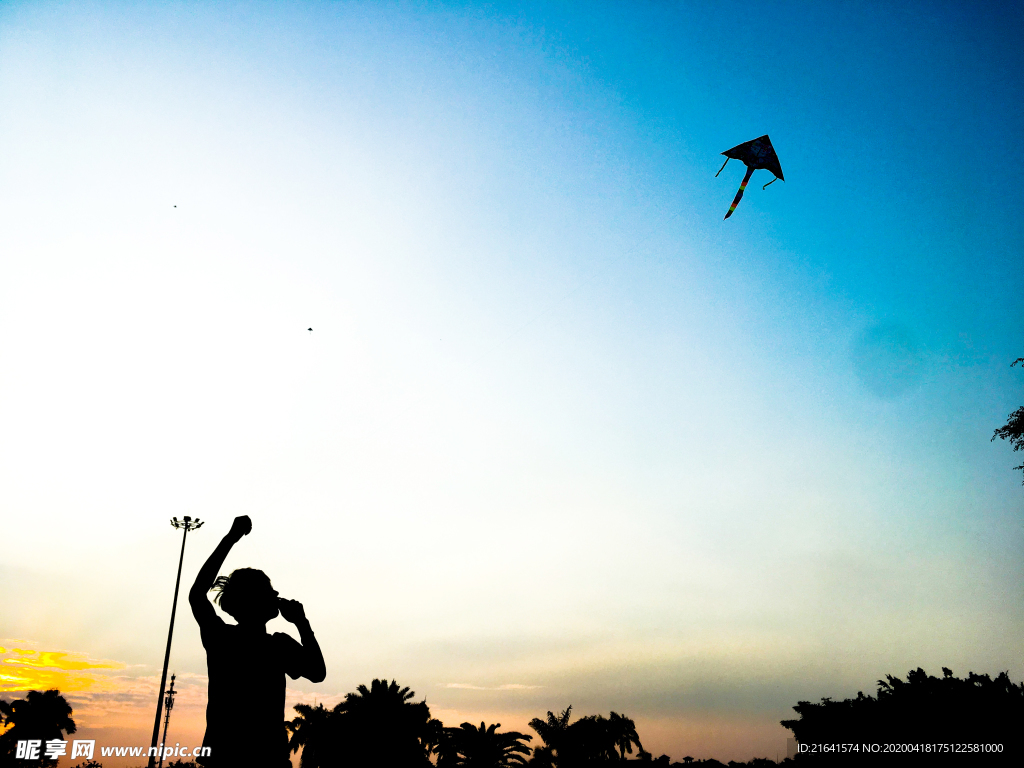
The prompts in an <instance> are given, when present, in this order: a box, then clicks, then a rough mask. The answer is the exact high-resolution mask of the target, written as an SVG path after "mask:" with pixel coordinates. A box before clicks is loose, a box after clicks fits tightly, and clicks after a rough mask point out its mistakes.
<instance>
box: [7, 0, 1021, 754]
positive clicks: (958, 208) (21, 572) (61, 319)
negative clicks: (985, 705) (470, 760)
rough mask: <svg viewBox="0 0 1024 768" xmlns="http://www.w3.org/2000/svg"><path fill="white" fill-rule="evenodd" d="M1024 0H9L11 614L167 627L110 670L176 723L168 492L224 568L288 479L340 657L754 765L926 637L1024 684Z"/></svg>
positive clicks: (86, 641)
mask: <svg viewBox="0 0 1024 768" xmlns="http://www.w3.org/2000/svg"><path fill="white" fill-rule="evenodd" d="M1022 22H1024V19H1022V11H1021V9H1020V8H1019V7H1014V6H1010V5H1007V6H1005V7H1000V6H997V5H995V4H985V5H984V7H973V6H968V5H941V4H928V5H914V6H910V5H904V6H902V7H900V8H892V7H890V6H889V5H888V4H878V5H868V4H859V3H843V4H830V5H827V6H824V5H823V6H821V7H819V6H810V5H807V4H763V3H758V4H735V3H732V4H710V3H708V4H693V5H688V4H669V3H658V4H641V3H621V4H616V3H613V4H587V6H586V9H585V10H581V7H580V6H579V5H575V4H501V3H497V4H487V5H483V4H473V3H467V4H413V3H395V4H381V3H372V4H371V3H295V4H286V3H276V4H258V3H257V4H251V3H245V4H229V3H197V4H193V3H168V4H137V5H134V4H118V3H110V4H89V3H61V4H56V3H43V2H39V3H5V4H3V5H2V6H0V103H2V104H3V105H4V107H3V109H2V110H0V146H3V148H4V151H3V153H2V155H0V198H2V199H0V230H2V232H3V233H4V234H3V236H2V237H3V241H2V242H3V258H2V259H0V457H2V458H0V510H3V513H4V519H5V520H6V521H8V522H6V523H5V529H6V531H7V532H8V533H9V535H5V546H4V548H3V555H2V560H0V568H2V569H3V573H4V577H5V581H7V583H9V584H12V585H15V587H14V588H12V589H5V590H4V594H3V595H2V596H0V600H2V601H3V603H2V606H3V614H4V615H5V616H7V617H13V618H12V619H9V621H10V624H9V626H8V628H6V630H5V632H4V633H0V634H4V635H5V636H7V637H9V638H14V639H17V640H19V641H20V642H22V645H26V646H27V645H29V644H34V645H32V647H34V648H38V649H39V650H42V651H69V652H73V653H78V654H85V655H86V656H88V657H89V658H92V659H100V660H103V659H108V660H115V661H117V662H119V663H122V664H124V665H127V666H126V669H128V670H129V672H130V674H128V673H126V674H128V678H127V679H129V683H125V685H129V687H131V686H134V687H131V690H132V691H135V692H136V693H133V694H132V696H135V695H137V696H138V700H137V701H136V700H135V699H132V698H131V697H130V696H128V694H127V693H124V692H122V694H123V695H122V698H121V699H119V700H120V701H128V702H129V703H130V706H128V708H127V709H124V710H123V711H120V710H118V711H117V712H115V711H114V709H111V708H110V707H111V706H112V705H110V704H109V701H108V699H104V698H103V697H105V696H106V697H108V698H109V697H110V696H111V695H113V694H111V693H110V690H111V685H113V684H112V683H109V681H108V682H107V683H104V684H103V685H100V684H98V683H97V684H96V686H97V687H96V688H95V690H91V691H90V690H89V689H88V687H87V686H86V687H84V688H82V690H81V691H80V692H79V694H78V695H80V696H82V697H85V698H82V699H81V703H80V709H81V711H82V712H86V713H91V714H87V715H83V716H85V717H86V719H87V722H86V727H87V728H91V729H94V731H95V732H96V733H104V731H103V729H104V728H106V729H112V728H113V729H116V728H122V729H127V730H125V731H124V733H125V734H129V735H128V736H123V737H124V738H129V736H130V734H131V733H134V731H132V729H133V728H135V729H137V730H139V729H141V730H139V732H140V733H142V734H143V736H142V737H141V740H142V741H145V737H144V734H145V721H146V720H147V718H151V715H149V714H148V712H149V707H150V703H149V698H152V697H151V696H149V694H148V693H147V691H148V689H147V688H145V686H146V685H148V684H150V683H151V681H152V676H153V674H155V672H154V670H156V672H158V669H156V665H157V664H158V663H159V660H160V658H161V654H162V643H163V632H164V622H165V621H166V613H167V607H168V606H167V603H169V602H170V584H169V581H170V579H171V576H172V575H173V567H174V561H175V558H176V548H177V541H176V540H175V537H174V536H173V534H172V532H171V530H170V528H169V527H168V526H167V523H166V519H167V518H169V517H170V516H172V515H178V516H180V515H182V514H192V515H198V516H199V517H202V518H204V519H206V520H208V521H209V522H208V526H207V527H205V528H203V529H202V530H201V531H199V532H198V533H197V534H196V536H195V538H194V539H193V540H192V543H191V544H190V549H189V551H188V553H187V554H186V575H185V578H186V579H190V578H192V576H193V575H194V573H195V572H196V570H197V569H198V567H199V564H200V563H201V561H202V559H203V558H204V557H205V556H206V554H207V553H208V552H209V551H210V549H212V547H213V545H214V543H215V542H216V540H217V538H218V537H219V536H220V535H221V534H222V532H223V531H226V530H227V527H228V526H229V524H230V520H231V518H232V517H233V516H234V515H236V514H242V513H246V514H250V515H251V516H252V517H253V520H254V531H253V534H252V536H250V537H249V538H247V539H246V540H245V541H244V542H243V543H242V544H240V545H239V551H237V552H236V553H234V554H233V555H232V560H231V561H230V562H229V566H231V567H237V566H241V565H255V566H257V567H263V568H264V569H265V570H266V571H267V572H268V573H269V574H270V575H271V577H272V578H273V579H274V583H275V586H277V588H278V589H279V590H281V592H282V593H283V594H286V595H290V596H295V597H297V598H299V599H301V600H303V601H304V602H305V603H306V605H307V611H308V613H309V615H310V617H311V620H312V621H313V625H314V627H315V628H316V629H317V631H318V636H319V637H320V639H321V643H322V645H323V646H324V648H325V654H326V656H327V662H328V671H329V676H328V678H327V680H326V681H325V682H324V683H323V684H321V685H319V686H310V685H306V686H305V687H303V686H302V685H300V684H296V687H295V690H294V691H293V694H292V695H293V697H302V696H319V697H320V698H321V699H330V698H331V697H334V696H338V695H340V694H343V693H344V692H345V691H349V690H353V689H354V687H355V685H357V684H359V683H361V682H362V683H365V682H368V681H369V679H370V678H372V677H374V676H384V675H387V676H389V677H396V678H398V679H399V681H400V682H401V683H402V684H403V685H410V686H412V687H413V688H414V689H415V690H416V691H417V693H418V694H420V695H425V696H427V698H428V701H429V702H430V703H431V707H432V711H434V712H435V714H440V716H441V717H442V719H444V720H445V721H446V722H449V721H450V723H449V724H457V723H458V722H461V721H462V720H465V719H469V720H478V719H484V718H486V719H488V720H489V721H490V722H494V721H500V722H502V723H503V724H504V726H505V727H515V728H519V729H520V730H522V729H525V727H526V726H525V724H526V722H527V721H528V720H529V718H530V717H533V716H536V715H538V714H543V712H544V711H546V710H547V709H562V708H564V707H565V706H567V705H568V704H574V705H575V706H576V708H577V710H578V711H579V712H580V713H581V714H585V713H588V712H597V711H602V712H606V711H607V710H610V709H615V710H616V711H620V712H621V711H625V712H626V713H627V714H630V715H631V716H633V717H635V718H636V719H637V721H638V723H639V724H640V725H641V728H640V735H641V737H642V738H645V745H648V747H649V748H652V749H655V750H656V751H658V752H667V753H669V754H670V755H672V756H673V758H675V759H679V758H681V757H682V756H683V755H684V754H692V755H695V756H715V757H718V758H719V759H723V760H725V759H749V758H750V757H751V756H754V755H755V754H756V755H768V756H771V755H772V754H774V752H775V751H776V750H779V749H784V739H785V737H786V735H787V733H788V732H786V731H784V730H783V729H781V727H779V726H778V724H777V723H778V720H779V719H781V718H783V717H788V716H789V715H790V712H791V710H790V709H789V708H790V707H791V706H792V705H793V704H795V703H796V701H797V699H798V697H799V698H811V699H816V698H818V697H820V696H833V697H840V696H845V695H853V694H855V693H856V691H857V690H866V691H870V690H872V688H873V685H874V681H875V680H876V679H878V677H880V676H881V675H883V674H885V673H890V672H891V673H904V672H905V671H906V670H907V669H910V668H911V667H916V666H918V665H922V666H925V668H926V669H928V670H929V671H932V672H935V671H937V670H938V667H939V666H940V665H943V664H944V665H946V666H950V667H952V668H953V669H954V670H955V671H956V672H958V673H965V672H966V671H967V670H968V669H973V670H975V671H979V672H990V673H996V672H998V671H1001V670H1003V669H1009V670H1010V672H1011V676H1012V677H1013V678H1014V679H1020V678H1021V677H1022V675H1024V671H1022V670H1021V668H1020V660H1019V654H1018V653H1017V651H1016V649H1019V647H1020V642H1021V639H1022V634H1024V632H1022V616H1021V612H1020V608H1019V606H1020V604H1021V600H1020V597H1021V583H1022V582H1021V576H1022V573H1021V566H1020V562H1019V561H1020V558H1019V552H1020V551H1021V544H1022V541H1021V538H1022V536H1021V533H1022V532H1021V511H1022V508H1021V505H1022V499H1024V495H1022V491H1021V487H1020V479H1021V478H1020V475H1019V473H1014V472H1013V471H1012V470H1011V467H1012V466H1014V465H1015V464H1017V463H1019V460H1017V461H1015V457H1014V456H1013V454H1012V453H1011V452H1010V450H1009V448H1008V447H1007V446H1006V445H1005V444H1002V443H999V444H991V443H990V442H989V438H990V437H991V434H992V430H993V429H994V428H995V427H997V426H999V425H1001V424H1002V423H1004V421H1005V418H1006V415H1007V414H1008V413H1009V412H1010V411H1011V410H1013V409H1015V408H1016V407H1018V406H1019V405H1021V404H1022V403H1024V399H1022V398H1024V374H1022V373H1021V372H1020V370H1019V369H1011V368H1010V367H1009V363H1010V362H1011V361H1012V360H1013V359H1014V358H1016V357H1019V356H1021V355H1024V338H1022V336H1024V334H1022V330H1024V328H1022V321H1021V318H1022V317H1024V311H1022V310H1024V307H1022V299H1021V297H1022V295H1024V291H1022V288H1024V270H1022V269H1021V263H1022V259H1021V243H1022V232H1021V224H1020V216H1019V211H1020V210H1021V203H1022V199H1021V197H1022V193H1021V191H1020V190H1021V183H1020V180H1019V179H1018V178H1017V176H1016V175H1015V173H1014V157H1015V150H1016V148H1017V144H1018V142H1019V137H1020V136H1021V135H1022V129H1024V124H1022V123H1024V116H1022V107H1021V104H1022V103H1024V99H1022V95H1024V94H1022V92H1021V91H1022V83H1021V76H1020V72H1021V64H1022V62H1021V58H1022V55H1021V53H1020V46H1019V40H1020V33H1021V31H1022V26H1024V23H1022ZM764 133H768V134H770V135H771V137H772V141H773V143H774V145H775V148H776V150H777V151H778V154H779V157H780V160H781V162H782V167H783V169H784V171H785V174H786V182H785V183H782V182H779V183H777V184H775V185H773V186H771V187H769V188H768V189H767V190H764V191H762V190H761V188H760V187H761V185H762V184H764V183H765V182H766V181H767V180H768V178H767V177H768V173H767V172H764V171H761V172H758V173H755V175H754V177H753V179H752V181H751V184H750V186H749V187H748V189H747V193H746V195H745V197H744V199H743V201H742V203H741V204H740V206H739V208H738V210H737V212H736V214H735V215H734V216H733V217H732V218H730V219H729V220H728V221H723V220H722V216H723V215H724V214H725V211H726V210H727V209H728V206H729V203H730V201H731V200H732V197H733V195H734V193H735V191H736V188H737V186H738V185H739V182H740V179H741V178H742V167H741V165H740V164H739V163H736V162H733V163H730V164H729V165H728V166H727V167H726V168H725V170H724V171H723V172H722V173H721V175H719V176H718V177H717V178H715V173H716V172H717V171H718V168H719V166H720V165H721V160H722V159H723V158H721V156H720V153H721V152H722V151H723V150H725V149H727V148H729V147H731V146H733V145H735V144H739V143H740V142H743V141H746V140H748V139H752V138H755V137H757V136H760V135H762V134H764ZM762 175H763V176H765V177H766V178H762ZM308 327H313V328H314V330H313V332H312V333H310V332H308V331H307V330H306V328H308ZM40 520H46V521H47V525H46V529H45V550H41V549H40V547H42V546H43V544H41V543H33V544H31V545H30V544H27V543H25V542H39V541H40V527H39V521H40ZM11 542H22V543H11ZM41 551H45V552H47V553H48V557H47V558H46V559H45V564H43V562H44V561H43V560H41V559H40V552H41ZM154 564H155V565H156V566H157V567H154ZM126 574H130V578H126ZM5 621H6V620H5ZM282 628H283V627H282ZM176 636H177V640H176V645H175V650H174V661H173V665H176V669H177V670H178V671H179V672H181V673H182V674H183V675H184V676H185V677H184V679H185V681H186V683H187V684H188V685H191V686H193V687H194V688H195V691H194V694H195V699H194V702H193V706H192V709H189V707H188V706H183V708H182V710H181V714H180V717H181V718H182V719H181V721H180V722H181V723H182V726H181V727H182V728H186V726H187V728H191V729H192V731H183V732H189V733H192V732H194V731H195V729H196V728H199V730H200V731H201V706H202V702H201V693H202V678H201V675H202V674H203V673H204V671H205V669H204V657H203V650H202V647H201V644H200V642H199V638H198V633H197V632H196V631H195V628H194V626H193V625H192V622H191V619H190V618H189V617H188V616H187V615H185V616H183V617H182V618H181V619H180V622H179V629H178V633H177V635H176ZM5 642H6V641H5ZM0 644H2V643H0ZM12 645H13V643H11V642H6V646H5V647H9V646H12ZM97 674H99V673H97ZM188 675H193V676H194V677H192V678H189V677H188ZM188 680H192V681H193V682H191V683H188ZM147 681H148V682H147ZM140 686H141V687H140ZM126 690H127V689H126ZM125 697H128V698H125ZM293 700H294V699H293ZM104 701H106V702H107V704H103V702H104ZM126 706H127V705H126ZM88 707H92V709H88ZM104 707H107V708H106V709H104ZM131 707H135V710H133V709H132V708H131ZM136 710H137V712H136ZM193 710H194V711H193ZM178 711H179V710H175V712H176V713H178ZM189 712H192V714H191V715H189V714H188V713H189ZM104 713H105V714H104ZM190 717H191V719H189V718H190ZM104 718H106V719H104ZM136 721H137V723H138V724H141V725H138V724H134V723H136ZM197 723H200V724H199V725H197ZM645 728H646V729H647V733H649V734H651V735H650V736H649V737H645V736H644V734H645V731H644V729H645ZM107 733H108V734H109V733H113V731H110V730H108V731H107ZM119 733H120V732H119ZM110 738H113V737H112V736H111V737H110ZM118 738H121V736H119V737H118ZM132 738H134V737H132ZM140 743H141V742H140Z"/></svg>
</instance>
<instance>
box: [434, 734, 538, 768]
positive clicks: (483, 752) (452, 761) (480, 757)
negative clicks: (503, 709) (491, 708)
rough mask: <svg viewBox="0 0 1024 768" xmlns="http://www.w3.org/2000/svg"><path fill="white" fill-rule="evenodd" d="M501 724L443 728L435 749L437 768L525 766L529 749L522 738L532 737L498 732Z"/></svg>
mask: <svg viewBox="0 0 1024 768" xmlns="http://www.w3.org/2000/svg"><path fill="white" fill-rule="evenodd" d="M500 727H501V723H494V724H493V725H490V726H486V725H484V723H480V727H479V728H477V727H476V726H475V725H473V724H472V723H463V724H462V725H461V726H460V727H459V728H445V729H444V739H443V740H442V743H441V745H440V749H439V750H438V759H437V766H438V768H510V766H517V765H525V764H526V756H528V755H529V754H530V748H529V747H528V746H526V744H525V743H523V742H524V741H530V740H531V739H532V738H533V737H532V736H530V735H528V734H523V733H519V732H518V731H507V732H505V733H499V732H498V730H497V729H498V728H500Z"/></svg>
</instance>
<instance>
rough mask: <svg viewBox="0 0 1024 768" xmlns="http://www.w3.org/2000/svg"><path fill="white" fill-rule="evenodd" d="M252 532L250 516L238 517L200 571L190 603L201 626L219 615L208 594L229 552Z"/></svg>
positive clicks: (189, 595)
mask: <svg viewBox="0 0 1024 768" xmlns="http://www.w3.org/2000/svg"><path fill="white" fill-rule="evenodd" d="M251 530H252V521H251V520H250V519H249V516H248V515H242V516H240V517H236V518H235V521H234V522H233V523H231V530H230V531H228V533H227V535H226V536H225V537H224V538H223V539H221V540H220V544H218V545H217V548H216V549H215V550H213V554H211V555H210V556H209V557H208V558H207V559H206V562H205V563H203V567H202V568H200V569H199V574H198V575H197V576H196V580H195V583H194V584H193V585H192V589H190V590H189V593H188V602H189V605H191V606H192V615H193V616H195V617H196V621H198V622H199V623H200V624H202V623H203V621H204V620H205V619H209V618H212V617H214V616H216V615H217V612H216V611H215V610H213V604H212V603H211V602H210V600H209V598H207V596H206V593H207V592H209V591H210V588H211V587H212V586H213V582H214V580H216V578H217V573H218V572H219V571H220V567H221V566H222V565H224V559H225V558H226V557H227V556H228V552H230V551H231V548H232V547H233V546H235V544H236V543H237V542H238V540H239V539H241V538H242V537H243V536H245V535H246V534H247V533H249V531H251Z"/></svg>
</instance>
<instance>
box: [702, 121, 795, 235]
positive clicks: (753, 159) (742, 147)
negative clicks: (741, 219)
mask: <svg viewBox="0 0 1024 768" xmlns="http://www.w3.org/2000/svg"><path fill="white" fill-rule="evenodd" d="M722 154H723V155H725V162H724V163H722V167H721V168H719V169H718V173H721V172H722V171H723V170H724V169H725V166H726V165H727V164H728V162H729V161H730V160H742V161H743V162H744V163H745V164H746V166H747V175H746V176H744V177H743V182H742V183H741V184H740V188H739V191H737V192H736V197H735V198H734V199H733V201H732V205H730V206H729V212H728V213H727V214H725V218H727V219H728V218H729V217H730V216H732V212H733V211H735V210H736V206H737V205H739V204H740V198H742V197H743V190H745V189H746V188H747V182H748V181H750V177H751V176H752V175H753V173H754V171H756V170H757V169H758V168H764V169H765V170H766V171H771V172H772V173H773V174H774V175H775V178H774V179H772V180H771V181H769V182H768V184H774V183H775V182H776V181H777V180H778V179H782V180H783V181H785V180H786V178H785V177H784V176H783V175H782V166H781V165H780V164H779V156H778V155H776V154H775V147H773V146H772V140H771V139H769V138H768V134H767V133H766V134H765V135H764V136H762V137H760V138H758V139H752V140H751V141H745V142H743V143H742V144H738V145H737V146H735V147H733V148H732V149H727V150H725V152H723V153H722ZM718 173H716V174H715V178H716V179H717V178H718ZM768 184H765V185H764V187H761V189H764V188H765V187H767V186H768Z"/></svg>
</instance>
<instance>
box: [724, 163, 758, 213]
mask: <svg viewBox="0 0 1024 768" xmlns="http://www.w3.org/2000/svg"><path fill="white" fill-rule="evenodd" d="M753 175H754V169H753V168H750V167H749V166H748V167H747V175H746V176H744V177H743V181H742V182H741V183H740V188H739V189H738V190H737V191H736V197H735V198H733V201H732V205H730V206H729V212H728V213H727V214H725V218H727V219H728V218H729V217H730V216H732V213H733V211H735V210H736V206H737V205H739V204H740V200H741V199H742V197H743V190H745V189H746V188H747V182H748V181H750V177H751V176H753Z"/></svg>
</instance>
